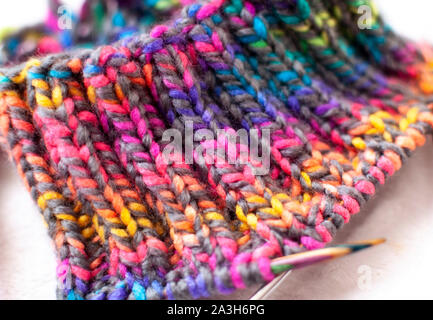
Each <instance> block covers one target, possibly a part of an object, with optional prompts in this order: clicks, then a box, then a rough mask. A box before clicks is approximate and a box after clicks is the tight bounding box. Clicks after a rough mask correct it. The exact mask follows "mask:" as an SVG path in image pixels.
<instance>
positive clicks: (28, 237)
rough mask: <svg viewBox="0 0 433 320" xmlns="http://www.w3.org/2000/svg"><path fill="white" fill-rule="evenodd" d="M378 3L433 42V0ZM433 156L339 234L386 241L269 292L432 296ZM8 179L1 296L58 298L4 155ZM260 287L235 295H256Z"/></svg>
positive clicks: (419, 160) (280, 295)
mask: <svg viewBox="0 0 433 320" xmlns="http://www.w3.org/2000/svg"><path fill="white" fill-rule="evenodd" d="M68 2H71V3H72V0H71V1H68ZM377 3H378V4H379V5H380V7H381V8H382V9H383V10H382V11H383V12H385V14H386V17H387V19H388V21H389V22H390V23H391V24H392V25H393V26H394V28H395V29H397V30H398V31H399V32H402V33H404V34H405V35H406V36H410V37H412V38H415V39H419V40H421V39H426V40H429V41H430V42H432V43H433V32H432V29H433V28H432V27H433V21H432V19H431V12H432V10H433V1H426V0H412V1H410V5H408V2H407V1H406V0H377ZM74 4H76V1H74ZM0 8H1V10H0V27H3V26H10V25H13V26H21V25H23V24H29V23H34V22H37V21H39V20H40V19H42V18H43V17H44V13H45V8H46V7H45V1H44V0H14V1H7V2H6V1H5V2H3V1H2V3H1V4H0ZM432 159H433V145H432V144H431V143H430V142H429V143H428V145H427V146H425V147H423V148H421V149H420V150H417V152H416V153H415V155H414V157H413V158H412V159H410V160H409V162H408V163H407V164H406V165H405V166H404V167H403V169H402V170H401V171H400V172H398V173H397V174H396V176H395V177H393V178H392V179H391V180H390V181H388V183H387V185H386V186H385V187H384V188H382V189H381V190H380V191H379V196H378V197H377V198H376V199H373V200H371V201H370V202H369V203H368V205H367V206H366V207H365V208H364V210H363V211H362V212H361V213H360V214H358V215H357V216H355V217H353V218H352V221H351V223H350V224H349V225H347V226H346V227H345V228H343V229H342V230H341V231H340V232H339V234H338V235H337V237H336V239H335V242H336V243H344V242H349V241H357V240H365V239H370V238H375V237H385V238H387V239H388V242H387V243H386V244H384V245H382V246H380V247H377V248H374V249H370V250H367V251H364V252H361V253H359V254H356V255H352V256H350V257H346V258H343V259H340V260H337V261H332V262H328V263H326V264H321V265H319V266H313V267H309V268H305V269H302V270H298V271H295V272H293V274H292V275H291V276H290V277H289V278H288V279H287V281H286V282H285V283H283V284H282V285H281V286H280V287H279V288H278V289H277V290H275V291H274V292H273V293H272V294H271V295H270V296H269V297H268V298H271V299H385V298H387V299H432V298H433V292H432V291H431V289H430V287H431V286H432V284H433V275H432V273H431V268H432V265H433V253H432V252H431V250H430V244H431V243H432V242H433V233H432V232H431V228H432V226H433V192H432V187H431V185H432V182H431V181H432V178H433V166H432V165H431V164H432ZM0 181H1V183H0V299H54V298H55V265H56V263H55V256H54V254H53V246H52V244H51V241H50V239H49V238H48V236H47V234H46V230H45V228H44V225H43V222H42V218H41V217H40V216H39V214H38V210H37V209H36V207H35V205H34V204H33V203H32V201H31V199H30V196H29V195H28V193H27V191H26V190H25V188H24V187H23V184H22V183H21V181H20V180H19V178H18V175H17V174H16V171H15V168H14V167H13V166H12V165H11V164H10V163H8V162H7V161H6V160H5V159H4V157H3V159H1V161H0ZM255 289H256V288H250V289H249V290H247V291H245V292H242V293H238V294H236V296H234V297H236V298H237V297H242V298H248V297H249V295H250V294H252V293H253V292H254V290H255Z"/></svg>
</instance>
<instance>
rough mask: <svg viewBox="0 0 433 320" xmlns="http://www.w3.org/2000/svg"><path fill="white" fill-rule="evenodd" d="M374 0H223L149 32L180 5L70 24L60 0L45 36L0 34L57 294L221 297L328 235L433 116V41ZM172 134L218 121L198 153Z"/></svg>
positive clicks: (1, 112)
mask: <svg viewBox="0 0 433 320" xmlns="http://www.w3.org/2000/svg"><path fill="white" fill-rule="evenodd" d="M103 3H105V5H106V6H102V4H103ZM185 3H186V2H185ZM365 3H367V4H369V1H337V0H333V1H330V2H325V1H319V0H311V1H306V0H284V1H280V0H269V1H266V2H263V1H255V0H253V1H243V0H226V1H224V0H213V1H209V2H205V3H202V4H199V3H193V4H190V5H185V7H184V8H183V10H182V11H181V12H176V11H175V10H173V13H172V14H173V18H172V19H171V20H170V21H171V22H168V23H167V24H166V25H157V26H153V27H152V28H151V29H150V31H149V32H144V31H143V28H144V27H143V25H148V24H146V23H144V24H142V23H141V22H142V21H149V20H147V17H148V16H149V15H150V14H152V15H153V16H155V17H156V19H160V18H161V15H162V14H161V13H160V12H159V11H158V10H163V11H164V13H165V14H168V12H169V11H171V8H172V7H173V6H175V4H176V3H175V2H171V1H163V2H149V1H147V2H146V1H145V2H143V1H132V0H131V1H114V0H113V1H107V2H101V1H96V0H95V1H90V0H89V1H86V3H85V4H84V9H83V13H82V14H81V15H80V16H79V19H77V22H76V29H74V30H73V31H68V32H69V35H67V36H65V34H64V32H60V31H59V30H56V28H55V26H53V25H52V23H51V22H52V21H53V18H52V15H53V12H57V8H58V7H59V6H60V3H59V2H58V1H53V2H52V6H51V11H52V12H51V13H50V17H51V18H50V19H49V21H48V22H49V23H48V25H49V26H51V27H48V30H43V29H42V28H40V27H38V28H39V29H38V30H39V31H38V32H42V31H43V32H44V36H43V37H42V38H41V37H36V39H37V41H36V43H39V44H36V45H35V44H34V43H33V46H32V47H31V46H29V47H28V48H30V47H31V50H24V49H22V50H21V49H17V48H20V47H21V48H22V47H23V46H24V43H25V42H26V41H24V42H22V43H20V40H19V39H26V37H27V35H28V34H29V33H31V32H35V29H26V30H23V31H21V32H19V33H16V34H13V35H11V36H9V37H7V38H5V39H4V43H3V44H4V46H5V47H4V48H6V51H5V52H6V53H5V57H6V58H7V59H8V61H7V63H5V64H4V67H3V68H2V69H1V70H0V106H1V107H0V120H1V121H0V128H1V138H2V142H3V144H4V145H5V147H6V149H7V151H8V152H9V154H10V156H11V158H12V159H13V160H14V162H15V163H16V165H17V168H18V171H19V173H20V175H21V176H22V178H23V180H24V182H25V184H26V186H27V188H28V189H29V191H30V193H31V195H32V197H33V199H34V200H35V202H36V203H37V205H38V207H39V208H40V212H41V213H42V215H43V218H44V220H45V221H46V223H47V225H48V229H49V234H50V236H51V237H52V238H53V240H54V241H55V244H56V248H57V252H58V262H59V264H58V268H57V275H58V280H59V281H58V297H59V298H62V299H63V298H67V299H187V298H194V299H196V298H200V297H207V296H210V295H212V294H215V293H224V294H228V293H231V292H233V291H234V290H236V289H242V288H245V287H247V286H249V285H252V284H255V283H262V282H269V281H271V280H272V279H273V278H274V273H273V272H272V270H271V261H272V259H275V258H278V257H281V256H286V255H290V254H293V253H297V252H301V251H305V250H314V249H318V248H322V247H324V246H325V245H326V244H327V243H329V242H330V241H331V240H332V238H333V237H334V235H335V233H336V231H337V230H338V229H339V228H341V227H342V226H343V225H344V224H345V223H347V222H349V220H350V217H351V215H353V214H356V213H358V212H359V211H360V208H361V206H362V205H364V204H365V202H366V201H368V199H370V198H371V197H372V196H373V195H374V194H375V192H376V189H377V187H378V186H380V185H383V184H384V183H385V181H386V179H387V178H388V177H390V176H392V175H393V174H394V173H395V171H397V170H399V169H400V168H401V166H402V163H403V162H404V161H405V160H406V159H407V158H408V157H409V156H410V155H411V154H412V152H413V151H414V150H415V149H416V148H417V147H418V146H421V145H423V144H424V143H425V139H426V136H427V135H428V134H430V133H431V132H432V126H433V114H432V113H431V108H430V105H429V104H428V103H427V102H428V101H429V97H428V93H429V88H428V86H431V85H432V83H433V82H429V81H428V76H429V74H430V73H429V72H430V70H429V69H428V64H429V62H426V61H428V59H427V58H426V55H427V54H426V53H425V52H428V51H429V50H428V49H425V50H424V53H425V54H424V56H422V55H421V54H420V52H421V51H419V50H418V49H417V48H416V46H415V45H414V44H411V43H407V42H405V41H404V40H402V39H401V38H399V37H398V36H397V35H395V34H394V33H393V32H392V31H391V30H390V29H389V28H388V27H385V26H384V25H383V22H382V20H381V19H380V16H378V15H377V13H376V12H375V16H374V17H375V20H374V29H373V30H374V31H372V30H365V31H364V30H362V31H360V30H357V29H356V28H355V27H354V25H353V21H352V20H353V17H354V16H355V15H356V14H357V10H356V8H357V6H359V5H361V4H365ZM91 8H93V11H92V12H93V13H92V14H89V10H90V11H91ZM156 11H158V12H159V13H156ZM331 12H332V13H331ZM126 17H127V18H126ZM50 21H51V22H50ZM119 21H120V22H121V23H120V22H119ZM89 25H91V26H93V28H95V31H96V32H94V33H91V32H87V33H85V34H84V35H83V34H80V30H83V29H86V28H87V29H86V30H88V31H89V30H90V29H91V28H90V29H89ZM101 30H102V31H101ZM45 33H46V34H48V36H49V37H50V38H49V39H50V40H49V41H51V42H50V43H57V44H56V45H54V46H51V47H50V48H49V49H47V50H41V47H40V46H41V42H42V41H48V40H42V39H48V38H45V37H46V36H45ZM63 37H68V39H73V40H74V41H71V42H68V43H67V44H65V43H63V42H62V40H61V39H64V38H63ZM59 39H60V40H59ZM38 41H39V42H38ZM58 41H60V42H61V43H60V42H58ZM114 41H116V42H114ZM86 42H90V43H92V46H94V48H83V44H84V43H86ZM113 42H114V43H113ZM11 43H15V44H14V45H12V46H11V45H10V44H11ZM103 43H104V44H107V45H102V46H98V45H99V44H103ZM53 48H55V50H54V49H53ZM66 48H70V50H69V51H66V52H64V53H62V52H59V53H56V52H57V51H63V50H64V49H66ZM17 50H18V51H20V50H21V51H20V52H21V53H18V54H17V52H18V51H17ZM36 53H38V54H39V57H36V58H31V59H29V60H27V61H26V62H23V63H21V64H16V65H13V62H17V61H22V60H25V59H27V58H28V56H29V55H34V54H36ZM53 53H55V54H53ZM12 55H16V59H12V58H11V57H12ZM370 62H372V63H371V64H370ZM6 66H7V67H6ZM401 78H403V79H404V81H411V82H413V88H410V89H406V88H404V87H403V86H402V83H401ZM324 79H326V80H324ZM407 79H409V80H407ZM325 82H326V84H325ZM420 90H422V91H423V92H424V94H422V93H420ZM167 129H177V130H178V131H179V132H180V133H181V134H185V133H186V132H187V131H189V132H191V133H192V134H194V135H196V136H199V135H200V134H201V132H202V131H201V130H202V129H208V132H211V133H213V134H220V133H221V132H224V133H225V134H224V135H222V136H221V135H217V136H216V137H217V138H212V139H206V140H203V139H197V140H194V141H193V146H192V147H193V151H194V153H193V160H194V161H193V163H192V164H191V163H190V162H189V161H187V153H186V146H185V145H184V144H183V145H182V148H183V149H181V151H179V150H178V149H176V148H172V149H170V151H171V152H170V153H169V155H170V156H169V158H168V159H167V158H165V155H166V153H165V151H166V150H167V148H171V147H172V146H171V144H170V143H169V142H167V141H166V139H165V138H164V133H165V132H166V130H167ZM240 129H246V130H251V129H256V130H257V132H258V134H257V137H256V138H251V139H250V140H248V141H247V142H245V141H235V142H233V141H231V140H230V139H228V137H229V136H230V135H234V134H235V133H236V132H237V130H240ZM268 133H269V137H270V139H269V141H267V140H265V139H262V138H263V137H265V136H266V135H267V134H268ZM252 144H257V145H258V146H259V150H262V151H264V150H266V149H267V148H268V149H269V150H270V163H269V166H270V169H269V174H267V175H256V174H254V172H255V169H262V168H263V166H264V163H263V162H262V161H260V160H261V159H260V158H259V157H258V155H251V154H248V153H245V151H247V150H248V149H249V147H250V146H251V145H252ZM199 149H200V150H202V151H205V152H197V150H199ZM221 154H227V155H228V156H229V158H230V159H226V158H224V157H222V156H221ZM233 159H234V160H235V161H234V162H232V161H229V160H233Z"/></svg>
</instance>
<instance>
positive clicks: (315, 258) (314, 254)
mask: <svg viewBox="0 0 433 320" xmlns="http://www.w3.org/2000/svg"><path fill="white" fill-rule="evenodd" d="M385 241H386V239H383V238H380V239H373V240H366V241H361V242H355V243H348V244H340V245H335V246H333V247H329V248H323V249H318V250H312V251H306V252H301V253H295V254H292V255H289V256H285V257H281V258H276V259H274V260H272V262H271V270H272V272H273V273H274V274H276V275H278V276H277V277H276V278H275V279H274V280H272V281H271V282H269V283H268V284H267V285H265V286H263V287H262V288H261V289H259V290H258V291H257V292H256V293H255V294H254V295H253V296H252V297H251V298H250V300H260V299H264V298H265V297H266V296H268V295H269V294H270V293H271V292H272V291H273V290H274V289H275V288H277V287H278V286H279V284H281V283H282V282H283V281H284V280H285V279H286V278H287V277H288V275H289V274H290V273H291V271H292V270H294V269H300V268H303V267H306V266H309V265H312V264H316V263H320V262H324V261H328V260H332V259H336V258H340V257H343V256H346V255H349V254H351V253H355V252H358V251H361V250H364V249H367V248H370V247H373V246H376V245H379V244H382V243H384V242H385Z"/></svg>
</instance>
